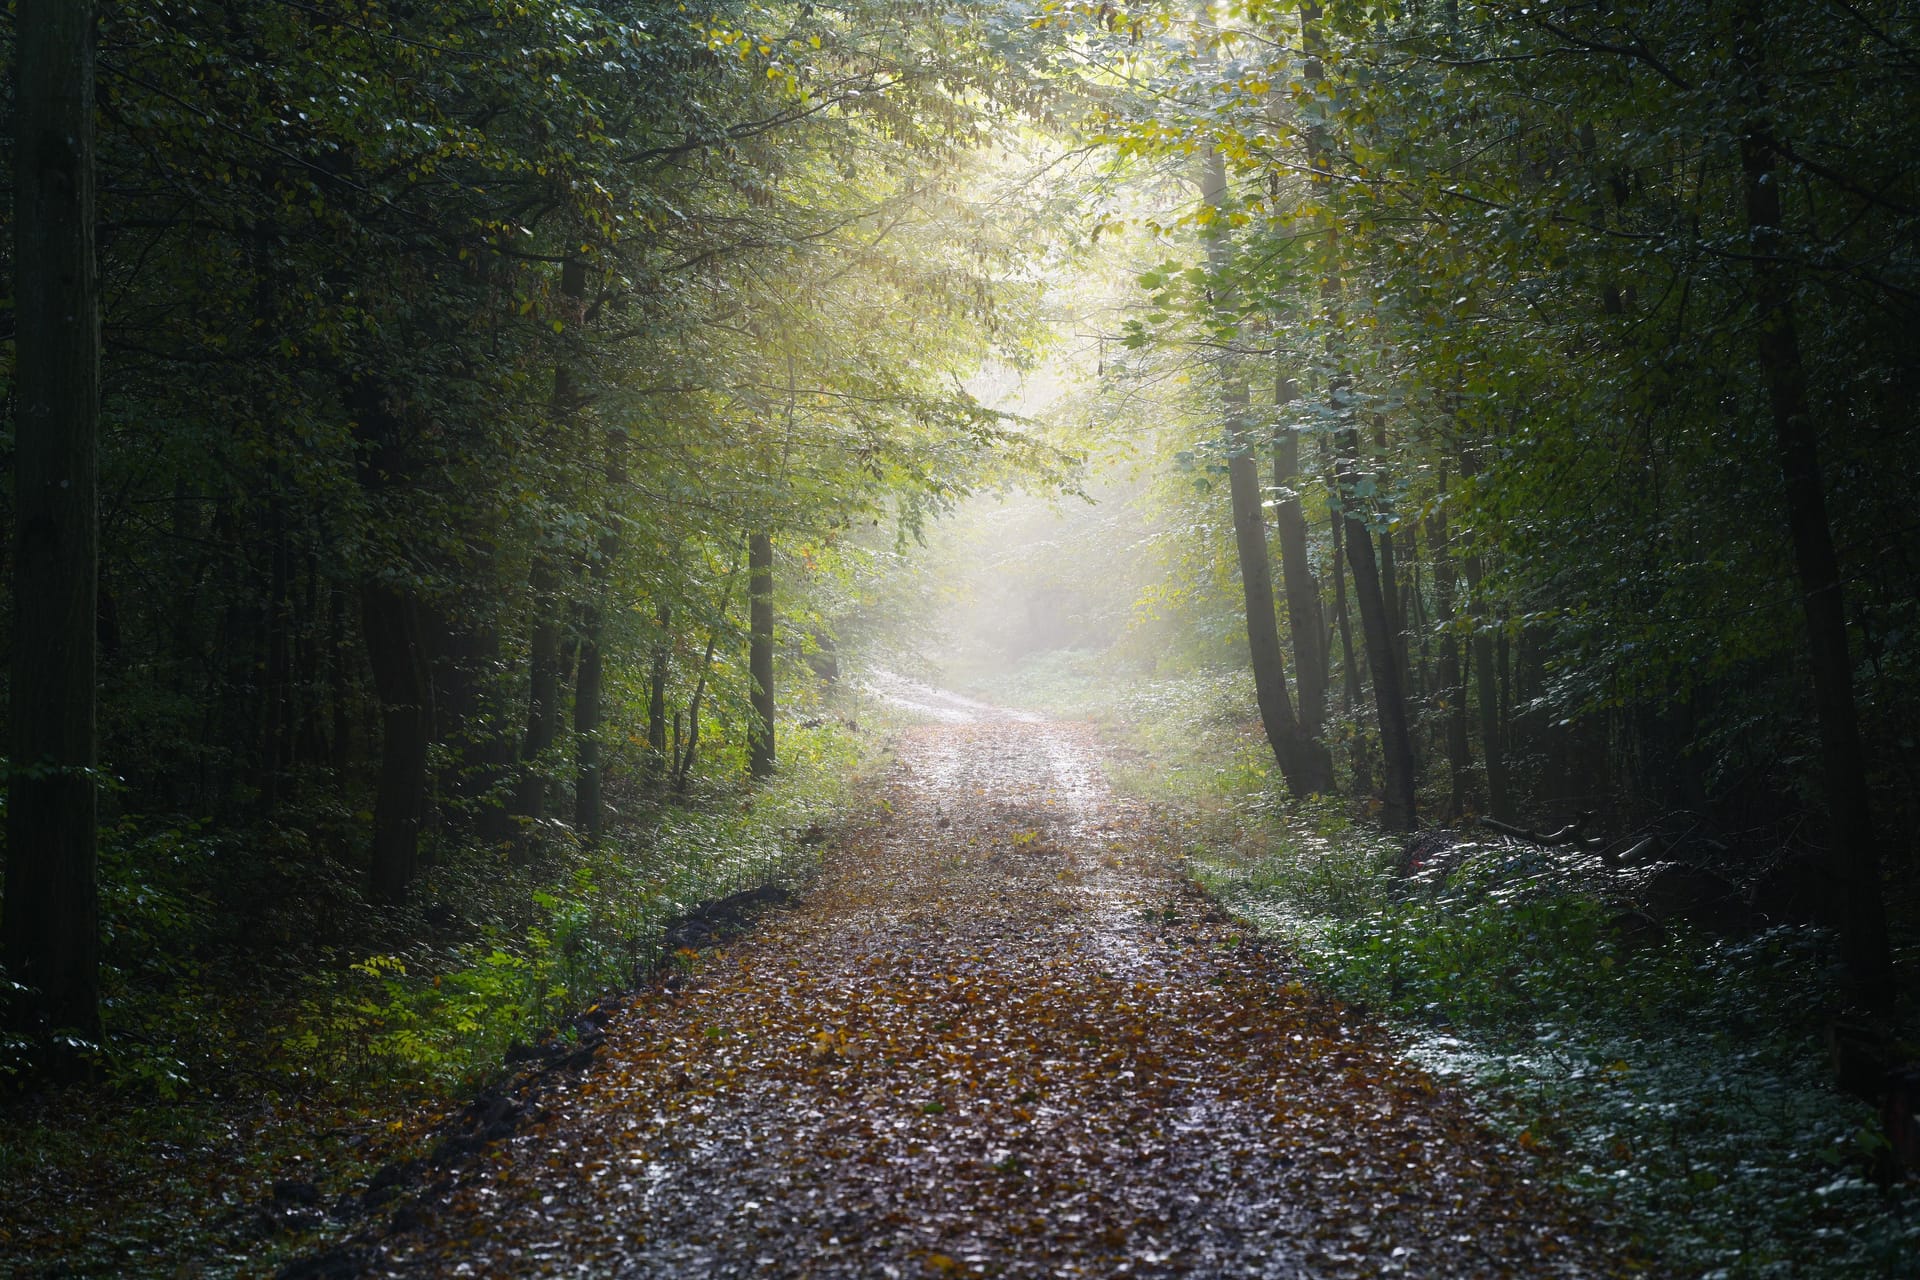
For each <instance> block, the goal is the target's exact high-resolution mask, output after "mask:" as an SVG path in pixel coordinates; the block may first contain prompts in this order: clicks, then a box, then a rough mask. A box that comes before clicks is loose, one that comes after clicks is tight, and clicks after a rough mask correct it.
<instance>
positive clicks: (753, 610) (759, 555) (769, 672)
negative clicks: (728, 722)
mask: <svg viewBox="0 0 1920 1280" xmlns="http://www.w3.org/2000/svg"><path fill="white" fill-rule="evenodd" d="M747 674H748V676H749V678H751V679H752V681H753V690H752V703H753V720H752V722H751V724H750V725H749V726H748V730H747V771H748V772H749V773H751V774H752V775H753V776H754V777H756V778H766V777H771V776H772V774H773V763H774V742H773V719H774V706H773V538H772V537H771V536H770V535H768V534H765V533H756V534H752V535H750V536H749V537H748V538H747Z"/></svg>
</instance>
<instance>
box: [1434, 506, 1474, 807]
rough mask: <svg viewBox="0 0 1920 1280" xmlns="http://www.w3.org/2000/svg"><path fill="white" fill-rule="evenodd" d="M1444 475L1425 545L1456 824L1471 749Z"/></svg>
mask: <svg viewBox="0 0 1920 1280" xmlns="http://www.w3.org/2000/svg"><path fill="white" fill-rule="evenodd" d="M1446 500H1447V475H1446V472H1445V471H1444V470H1442V471H1441V473H1440V500H1439V502H1437V503H1436V504H1435V505H1434V508H1433V513H1432V514H1431V515H1429V516H1428V517H1427V545H1428V546H1429V547H1430V548H1432V551H1433V599H1434V607H1435V608H1436V609H1437V610H1438V611H1439V614H1440V660H1439V667H1440V681H1439V683H1440V687H1439V689H1438V690H1437V692H1438V694H1439V703H1440V714H1441V717H1442V722H1443V725H1442V731H1443V737H1444V738H1445V741H1446V744H1447V779H1448V784H1449V785H1448V798H1447V820H1448V821H1449V822H1457V821H1459V819H1460V815H1461V814H1462V813H1464V812H1465V811H1466V807H1467V778H1468V776H1469V773H1470V772H1471V770H1472V769H1473V748H1472V745H1471V744H1470V743H1469V741H1468V737H1467V684H1466V677H1465V676H1464V675H1463V674H1462V672H1461V670H1460V637H1459V635H1458V633H1456V632H1455V631H1454V628H1453V619H1454V589H1455V578H1454V565H1453V547H1452V544H1451V542H1450V541H1449V533H1448V530H1447V509H1446Z"/></svg>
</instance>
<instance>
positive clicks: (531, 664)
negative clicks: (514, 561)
mask: <svg viewBox="0 0 1920 1280" xmlns="http://www.w3.org/2000/svg"><path fill="white" fill-rule="evenodd" d="M531 583H532V587H533V631H532V635H531V637H530V643H529V645H528V651H527V671H528V676H529V680H528V688H527V730H526V733H525V734H524V735H523V736H522V738H521V740H520V781H519V784H518V786H517V787H516V788H515V789H514V796H513V812H514V814H515V816H517V817H521V818H526V819H530V820H538V819H540V818H544V817H546V814H547V787H548V778H547V774H546V772H545V766H544V765H543V764H542V762H541V757H542V756H544V755H545V754H546V753H547V752H548V751H549V750H550V749H551V748H552V747H553V742H554V737H555V735H556V733H557V732H558V729H559V723H560V621H559V612H560V601H559V599H558V590H559V582H558V580H557V577H556V575H555V574H554V571H553V565H552V563H551V562H550V561H549V560H548V559H547V558H546V557H545V556H544V555H536V556H535V558H534V562H533V573H532V577H531Z"/></svg>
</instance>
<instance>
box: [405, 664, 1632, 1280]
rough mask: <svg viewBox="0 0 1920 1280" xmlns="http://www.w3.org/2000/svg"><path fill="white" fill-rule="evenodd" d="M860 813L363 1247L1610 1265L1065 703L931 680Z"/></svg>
mask: <svg viewBox="0 0 1920 1280" xmlns="http://www.w3.org/2000/svg"><path fill="white" fill-rule="evenodd" d="M915 696H916V697H918V698H919V699H920V700H922V701H924V702H925V703H926V706H925V708H924V709H925V710H926V711H927V712H928V713H929V715H930V716H931V717H933V718H934V720H935V723H932V724H929V725H927V726H925V727H921V728H917V729H914V730H912V731H910V732H908V733H906V734H905V735H904V736H903V738H902V739H901V741H900V743H899V758H898V762H897V764H896V765H895V766H894V767H893V769H892V771H891V772H890V774H889V775H888V777H887V778H886V780H885V800H886V802H887V804H888V805H890V806H891V811H890V813H889V814H888V815H887V816H886V817H884V818H883V819H881V820H879V821H877V822H875V823H873V824H871V825H869V826H868V827H866V828H865V829H863V830H859V831H856V832H854V833H852V834H851V835H850V836H849V837H848V838H847V839H845V840H843V841H842V842H841V843H840V845H839V847H837V848H835V849H834V850H832V851H831V852H830V853H829V854H828V856H827V862H826V869H825V874H824V876H823V878H822V882H821V884H820V886H819V888H818V889H817V890H816V891H815V892H812V893H810V894H809V895H808V896H807V898H806V900H805V901H804V903H803V904H802V905H801V906H800V907H798V908H797V909H794V910H789V911H783V912H780V913H777V914H775V915H773V916H771V917H768V918H767V919H766V920H765V922H764V923H763V925H762V926H761V927H760V928H759V929H757V930H756V931H755V932H754V933H753V935H752V936H751V937H749V938H747V939H744V940H742V941H740V942H739V943H737V944H735V945H733V946H731V947H729V948H727V949H726V950H725V951H724V952H722V953H720V954H719V955H717V956H710V957H709V958H707V959H705V960H703V961H702V962H700V963H699V964H698V966H697V967H696V968H695V971H694V973H693V974H692V976H691V977H690V978H689V979H687V980H686V981H684V982H682V983H680V984H678V989H677V990H667V989H665V988H664V987H662V988H659V989H655V990H653V991H650V992H647V993H643V994H642V995H640V996H638V997H636V998H635V999H634V1000H633V1001H632V1002H631V1003H630V1004H629V1005H627V1006H626V1007H624V1008H623V1009H622V1010H621V1011H620V1012H619V1013H618V1014H617V1015H616V1017H615V1018H614V1020H613V1022H612V1023H611V1025H610V1026H609V1028H608V1040H607V1043H606V1045H605V1047H604V1048H603V1049H602V1051H601V1053H600V1055H599V1059H598V1061H597V1062H595V1063H594V1064H593V1066H592V1067H591V1068H590V1069H588V1070H586V1071H584V1072H582V1073H580V1074H578V1075H577V1076H570V1077H569V1079H570V1080H571V1081H573V1083H572V1084H570V1085H569V1086H567V1087H565V1088H557V1089H551V1090H549V1091H547V1093H546V1094H544V1095H543V1097H542V1099H541V1109H540V1110H539V1112H538V1113H537V1114H536V1115H535V1116H534V1117H532V1119H531V1120H530V1122H528V1123H525V1124H523V1125H522V1126H521V1127H520V1128H519V1130H518V1131H517V1132H516V1134H515V1136H513V1137H512V1138H510V1139H508V1140H506V1141H504V1142H501V1143H499V1144H496V1145H495V1146H493V1147H491V1148H489V1149H487V1150H486V1151H484V1152H482V1153H481V1154H480V1155H479V1156H477V1157H474V1158H473V1159H471V1160H470V1161H469V1162H468V1163H467V1164H466V1165H465V1166H464V1167H463V1169H462V1170H461V1172H460V1173H459V1174H458V1176H457V1178H456V1180H455V1181H454V1183H453V1185H452V1186H451V1188H450V1189H448V1190H446V1191H445V1192H444V1193H443V1194H442V1195H441V1196H440V1197H439V1199H438V1200H437V1201H436V1202H435V1203H434V1204H433V1205H432V1206H431V1207H423V1208H422V1209H421V1210H420V1211H418V1212H416V1213H413V1214H411V1215H409V1216H411V1217H413V1218H415V1219H418V1220H419V1221H416V1222H415V1223H414V1224H413V1225H412V1227H411V1229H410V1230H407V1231H405V1232H402V1233H399V1234H396V1235H392V1236H389V1237H388V1238H387V1239H386V1241H385V1242H384V1244H383V1245H382V1247H381V1254H382V1257H381V1259H380V1262H379V1265H378V1269H379V1270H381V1271H383V1272H387V1273H394V1274H423V1273H424V1274H433V1275H548V1274H551V1275H580V1276H588V1275H591V1276H632V1277H706V1276H760V1275H765V1276H821V1277H828V1276H832V1277H842V1276H844V1277H880V1276H887V1277H901V1276H929V1275H931V1276H939V1275H968V1274H983V1275H1004V1276H1116V1275H1151V1276H1173V1275H1182V1276H1222V1277H1225V1276H1236V1277H1238V1276H1248V1277H1253V1276H1260V1277H1345V1276H1376V1275H1393V1274H1405V1275H1410V1276H1423V1277H1426V1276H1503V1275H1514V1276H1548V1275H1554V1276H1558V1275H1568V1276H1572V1275H1607V1274H1613V1273H1614V1272H1615V1271H1616V1270H1618V1266H1617V1264H1611V1263H1607V1262H1604V1261H1596V1259H1597V1258H1598V1257H1599V1255H1598V1254H1597V1252H1596V1251H1594V1250H1593V1249H1592V1248H1591V1247H1590V1246H1588V1245H1586V1244H1583V1243H1582V1242H1581V1233H1580V1231H1579V1230H1578V1229H1577V1228H1575V1227H1572V1226H1570V1225H1569V1224H1568V1223H1567V1222H1566V1221H1565V1217H1564V1211H1563V1210H1561V1209H1559V1208H1556V1206H1555V1204H1554V1203H1553V1202H1552V1201H1551V1200H1550V1199H1549V1198H1548V1197H1547V1196H1545V1195H1544V1194H1542V1193H1539V1192H1537V1191H1535V1190H1534V1189H1533V1188H1532V1187H1531V1186H1530V1184H1529V1182H1528V1179H1529V1177H1531V1176H1532V1166H1531V1163H1530V1157H1527V1156H1525V1155H1524V1154H1521V1153H1518V1152H1515V1151H1513V1150H1511V1149H1510V1148H1503V1147H1501V1146H1500V1145H1499V1144H1497V1143H1495V1142H1494V1141H1492V1140H1491V1139H1489V1138H1488V1137H1487V1136H1486V1135H1484V1134H1483V1133H1482V1132H1480V1131H1479V1130H1478V1129H1477V1128H1476V1127H1475V1126H1474V1125H1473V1123H1472V1122H1471V1120H1470V1119H1469V1118H1468V1117H1467V1116H1466V1115H1465V1113H1464V1112H1463V1110H1462V1109H1461V1108H1460V1107H1459V1106H1458V1104H1457V1102H1456V1101H1455V1100H1454V1099H1452V1098H1450V1097H1448V1096H1447V1095H1446V1094H1445V1093H1444V1092H1443V1091H1437V1090H1435V1088H1434V1087H1433V1085H1432V1084H1431V1083H1430V1082H1429V1081H1428V1080H1427V1079H1426V1078H1425V1077H1424V1076H1423V1075H1421V1074H1420V1073H1419V1072H1418V1071H1415V1070H1413V1069H1412V1068H1409V1067H1407V1066H1405V1065H1404V1064H1402V1063H1399V1062H1397V1061H1395V1060H1394V1059H1393V1058H1392V1057H1391V1055H1390V1054H1389V1053H1388V1052H1387V1051H1386V1049H1385V1048H1384V1046H1383V1044H1382V1042H1381V1041H1380V1039H1379V1037H1378V1036H1377V1034H1376V1033H1374V1032H1372V1031H1371V1030H1369V1029H1368V1028H1366V1027H1365V1026H1363V1025H1360V1024H1359V1023H1358V1022H1357V1021H1356V1020H1351V1019H1349V1018H1348V1017H1346V1016H1344V1015H1343V1012H1342V1010H1341V1009H1339V1008H1338V1007H1337V1006H1334V1005H1332V1004H1329V1003H1327V1002H1325V1001H1323V1000H1320V999H1317V998H1314V997H1312V996H1310V995H1309V994H1308V993H1307V992H1306V991H1305V990H1304V989H1303V988H1302V987H1301V986H1300V985H1299V983H1298V982H1297V981H1296V980H1295V976H1296V975H1295V974H1294V973H1293V972H1292V971H1290V969H1289V968H1288V966H1287V964H1286V963H1285V961H1284V960H1283V959H1281V958H1279V957H1276V956H1274V955H1272V954H1270V953H1267V952H1265V951H1263V950H1262V949H1260V948H1258V947H1256V946H1253V945H1251V944H1250V943H1249V941H1248V940H1247V939H1245V938H1244V936H1243V935H1242V934H1241V932H1240V931H1239V930H1238V929H1236V928H1235V927H1234V926H1233V925H1232V924H1231V923H1230V922H1228V921H1226V920H1224V919H1222V918H1220V917H1219V916H1217V915H1216V914H1214V913H1213V912H1211V910H1210V909H1209V907H1208V906H1207V904H1206V903H1205V901H1204V900H1203V899H1201V898H1199V897H1198V896H1197V895H1195V894H1194V893H1193V892H1192V891H1191V890H1190V889H1188V888H1187V887H1186V886H1185V885H1184V884H1183V883H1182V882H1180V881H1179V880H1178V879H1177V878H1176V876H1175V875H1174V873H1173V871H1172V869H1171V868H1170V867H1169V866H1168V865H1166V863H1165V862H1164V861H1163V860H1161V857H1160V855H1157V854H1155V853H1153V852H1152V851H1151V846H1150V844H1149V843H1148V842H1146V841H1145V840H1143V839H1142V838H1141V837H1142V829H1143V827H1144V825H1145V814H1144V813H1143V812H1142V811H1141V810H1140V809H1139V808H1137V807H1136V806H1134V805H1133V804H1131V803H1129V802H1128V801H1126V800H1124V799H1121V798H1118V797H1116V796H1114V795H1113V794H1111V793H1110V792H1109V791H1108V790H1107V788H1106V786H1105V784H1104V782H1103V781H1102V774H1101V770H1100V767H1099V756H1098V747H1097V744H1096V743H1095V741H1094V740H1093V738H1092V736H1091V734H1090V732H1089V731H1088V730H1087V729H1085V728H1084V727H1082V726H1076V725H1071V724H1060V723H1051V722H1042V721H1039V720H1037V719H1035V718H1033V717H1026V716H1021V715H1019V714H1017V713H1009V712H1004V711H998V710H995V709H993V708H988V707H984V706H981V705H979V704H976V703H969V702H967V701H966V700H964V699H958V698H954V697H952V696H950V695H935V694H932V693H931V691H926V692H925V693H921V694H916V695H915Z"/></svg>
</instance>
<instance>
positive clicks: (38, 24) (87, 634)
mask: <svg viewBox="0 0 1920 1280" xmlns="http://www.w3.org/2000/svg"><path fill="white" fill-rule="evenodd" d="M14 30H15V33H16V34H15V48H14V63H13V65H14V76H15V79H14V99H13V111H14V150H13V159H14V164H13V180H14V237H15V238H14V245H15V252H14V255H13V268H14V273H15V275H14V295H15V296H14V320H15V325H14V334H15V339H14V340H15V359H14V383H13V388H12V398H13V403H14V457H13V467H14V521H15V524H14V557H13V636H12V643H13V655H12V658H13V661H12V684H11V690H12V702H11V706H10V708H9V715H8V723H9V725H10V751H11V753H12V755H11V776H10V778H9V792H8V803H7V879H6V897H5V905H4V911H3V914H4V920H0V935H4V942H5V947H4V953H5V957H6V963H7V970H8V976H9V977H10V978H11V979H12V980H13V981H14V982H17V983H20V984H22V985H23V986H24V987H26V988H27V989H28V993H27V994H26V995H24V996H22V997H20V998H18V999H15V1000H9V1001H7V1002H6V1003H7V1004H9V1005H11V1006H12V1007H11V1009H10V1010H9V1014H10V1017H9V1019H8V1020H9V1022H10V1023H11V1024H12V1025H13V1026H15V1027H16V1028H18V1029H20V1030H22V1031H24V1032H27V1033H29V1034H32V1035H35V1036H36V1037H37V1036H39V1035H41V1034H43V1033H44V1032H46V1031H52V1030H72V1031H75V1032H78V1033H79V1034H80V1035H81V1036H83V1037H85V1038H86V1039H89V1040H91V1039H93V1038H95V1037H96V1036H97V1035H98V1034H99V1030H100V1009H99V924H98V907H97V900H96V894H97V890H96V887H95V870H94V868H95V859H96V847H95V839H96V834H95V829H96V818H95V812H96V810H95V805H96V800H95V789H94V765H95V756H94V753H95V749H96V747H95V739H96V735H95V727H94V676H95V653H96V649H95V646H96V643H97V638H96V637H97V628H96V614H97V610H98V607H99V601H98V573H99V516H98V479H97V477H98V468H97V456H98V443H97V441H98V430H99V410H100V312H99V292H98V276H97V271H96V265H95V261H94V242H93V236H94V174H93V169H94V160H93V109H94V100H93V99H94V93H93V40H94V36H93V7H92V6H91V5H83V4H75V3H72V0H20V5H19V8H18V10H17V21H16V23H15V26H14ZM49 1065H50V1066H52V1067H54V1068H55V1069H56V1070H69V1069H74V1068H76V1067H77V1065H78V1064H77V1063H74V1062H71V1061H54V1062H51V1063H50V1064H49Z"/></svg>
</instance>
